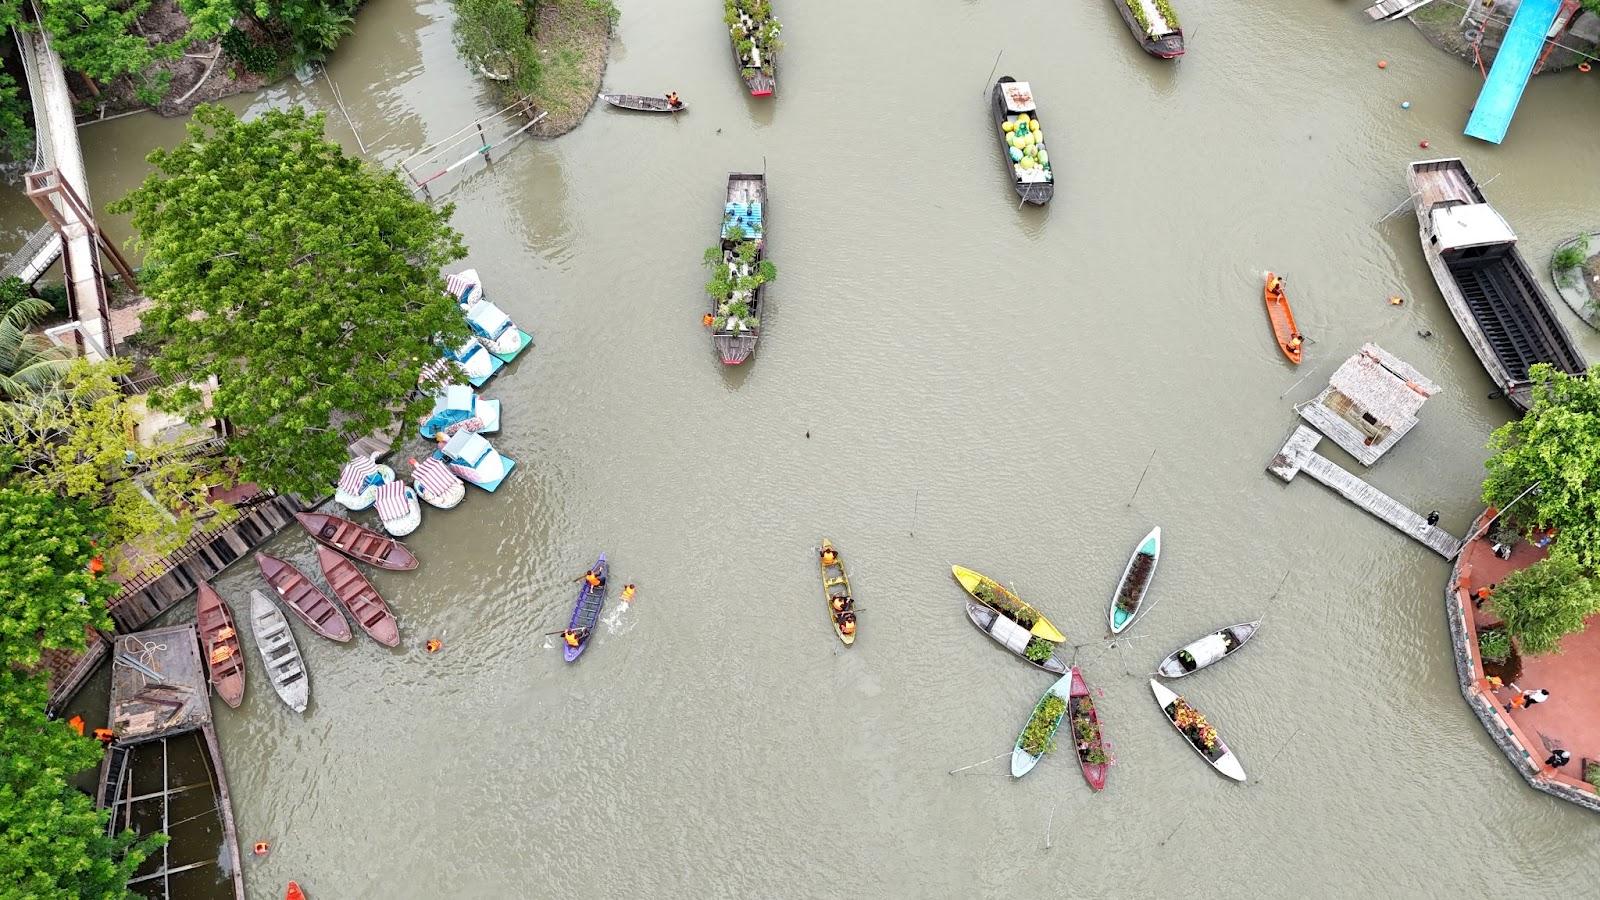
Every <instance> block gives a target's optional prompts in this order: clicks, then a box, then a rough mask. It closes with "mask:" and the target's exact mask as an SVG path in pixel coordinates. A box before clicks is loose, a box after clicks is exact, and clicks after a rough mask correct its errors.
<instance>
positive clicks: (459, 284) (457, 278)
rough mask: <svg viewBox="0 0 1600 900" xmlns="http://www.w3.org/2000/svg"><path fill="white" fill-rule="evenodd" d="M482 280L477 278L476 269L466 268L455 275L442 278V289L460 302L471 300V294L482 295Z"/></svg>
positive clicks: (464, 302)
mask: <svg viewBox="0 0 1600 900" xmlns="http://www.w3.org/2000/svg"><path fill="white" fill-rule="evenodd" d="M482 285H483V282H482V281H481V280H480V279H479V278H478V270H477V269H468V270H466V271H465V272H460V273H457V274H455V275H450V276H447V277H446V278H445V280H444V289H445V290H446V291H448V292H449V293H450V296H452V297H454V298H456V300H457V302H460V303H462V304H466V303H470V302H472V299H473V296H474V295H477V296H479V297H481V296H483V289H482Z"/></svg>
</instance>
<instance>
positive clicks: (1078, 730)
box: [1072, 697, 1110, 766]
mask: <svg viewBox="0 0 1600 900" xmlns="http://www.w3.org/2000/svg"><path fill="white" fill-rule="evenodd" d="M1076 702H1077V709H1076V710H1075V711H1074V713H1073V719H1072V731H1073V734H1074V735H1076V736H1077V738H1078V755H1079V756H1082V757H1083V761H1084V762H1086V763H1088V764H1090V765H1092V766H1103V765H1105V764H1106V763H1108V762H1110V757H1108V756H1106V750H1105V747H1104V746H1103V745H1102V744H1101V742H1100V726H1099V725H1097V724H1095V721H1094V719H1091V718H1090V717H1089V713H1091V712H1093V711H1094V701H1093V700H1090V699H1089V698H1088V697H1079V698H1077V701H1076Z"/></svg>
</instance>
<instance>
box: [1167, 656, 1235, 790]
mask: <svg viewBox="0 0 1600 900" xmlns="http://www.w3.org/2000/svg"><path fill="white" fill-rule="evenodd" d="M1150 690H1151V691H1152V692H1153V693H1154V694H1155V695H1156V704H1157V705H1158V706H1160V707H1161V711H1162V712H1163V713H1165V714H1166V716H1167V721H1168V722H1171V723H1172V727H1173V728H1175V729H1177V732H1178V733H1179V734H1181V735H1183V739H1184V741H1186V742H1187V743H1188V744H1189V746H1190V747H1193V748H1194V752H1196V753H1198V754H1200V757H1201V758H1202V759H1204V760H1205V761H1206V762H1208V763H1210V764H1211V768H1213V769H1216V770H1217V771H1218V772H1220V773H1221V774H1223V775H1225V776H1227V777H1228V778H1232V779H1233V780H1234V781H1244V780H1245V775H1244V767H1243V766H1241V765H1239V758H1238V757H1236V756H1234V755H1233V751H1232V750H1229V749H1228V745H1227V744H1226V743H1224V742H1223V740H1222V735H1219V734H1217V733H1216V729H1214V728H1211V726H1210V725H1209V724H1207V725H1205V726H1204V727H1205V728H1208V729H1210V731H1211V738H1212V743H1211V747H1210V749H1207V748H1206V746H1205V744H1204V743H1203V742H1202V740H1201V739H1200V738H1198V737H1196V736H1195V735H1194V734H1193V733H1192V729H1185V728H1184V727H1183V726H1182V725H1179V724H1178V715H1179V713H1180V711H1182V712H1186V713H1192V714H1194V715H1196V716H1198V715H1199V711H1198V710H1196V709H1195V708H1194V707H1192V706H1189V705H1188V703H1187V702H1186V701H1185V700H1184V699H1183V698H1182V697H1179V696H1178V695H1177V694H1174V693H1173V692H1172V691H1170V690H1167V686H1166V685H1164V684H1162V683H1161V682H1159V681H1156V680H1155V679H1154V678H1152V679H1150Z"/></svg>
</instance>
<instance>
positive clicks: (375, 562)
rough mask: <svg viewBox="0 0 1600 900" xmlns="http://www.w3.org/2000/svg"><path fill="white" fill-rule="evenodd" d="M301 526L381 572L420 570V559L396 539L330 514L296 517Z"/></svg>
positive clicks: (318, 538) (302, 513) (297, 514)
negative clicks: (418, 564)
mask: <svg viewBox="0 0 1600 900" xmlns="http://www.w3.org/2000/svg"><path fill="white" fill-rule="evenodd" d="M294 517H295V518H296V519H299V520H300V526H301V527H302V528H304V529H305V530H306V531H307V532H309V533H310V534H311V536H312V537H314V538H316V539H317V541H318V542H319V543H322V544H326V545H328V546H329V547H332V548H333V549H335V550H338V551H339V552H340V553H343V554H345V555H346V556H349V557H352V558H354V559H359V560H361V561H362V562H364V563H366V564H367V565H371V566H377V567H378V568H380V569H392V570H394V571H396V572H404V571H406V570H408V569H415V568H416V567H417V558H416V557H415V556H412V555H411V551H410V550H407V549H406V545H405V544H402V543H400V542H399V541H397V540H395V539H394V538H392V537H385V536H383V535H381V534H379V533H378V532H376V531H373V530H372V529H370V528H367V527H365V526H362V525H357V524H356V523H354V522H352V521H350V520H349V519H341V518H339V517H338V516H331V515H328V514H327V513H306V512H301V513H295V514H294Z"/></svg>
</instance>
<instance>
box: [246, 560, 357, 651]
mask: <svg viewBox="0 0 1600 900" xmlns="http://www.w3.org/2000/svg"><path fill="white" fill-rule="evenodd" d="M256 565H257V566H259V567H260V568H261V577H263V578H265V579H267V584H270V585H272V589H273V590H275V591H277V592H278V599H280V600H282V601H283V602H284V603H285V604H287V605H288V607H289V608H290V609H292V610H294V614H295V615H297V616H299V617H300V618H301V620H302V621H304V622H305V623H306V624H307V625H309V626H311V630H312V631H315V632H316V633H317V634H320V635H322V636H323V637H325V638H327V639H328V640H330V641H339V642H341V643H342V642H344V641H348V640H350V637H351V634H350V623H349V622H346V621H345V619H344V613H342V612H339V607H337V606H334V605H333V601H332V600H329V599H328V595H327V594H324V593H323V592H322V589H321V588H319V587H317V586H316V585H315V584H312V583H311V579H309V578H307V577H306V576H305V575H304V574H302V573H301V572H300V570H299V569H296V568H295V567H294V566H291V565H289V564H288V563H286V562H284V561H283V560H281V559H279V558H277V557H276V556H268V555H266V554H265V553H257V554H256Z"/></svg>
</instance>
